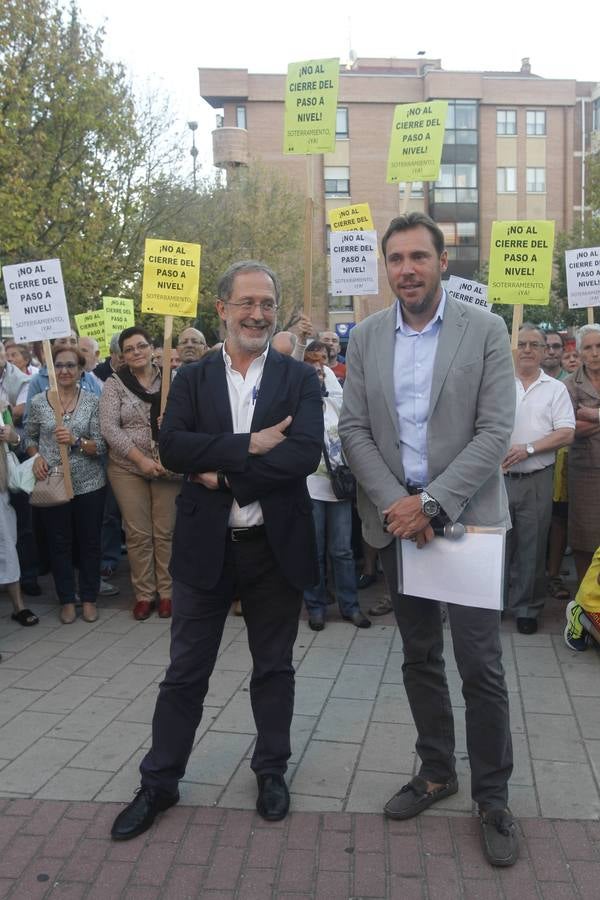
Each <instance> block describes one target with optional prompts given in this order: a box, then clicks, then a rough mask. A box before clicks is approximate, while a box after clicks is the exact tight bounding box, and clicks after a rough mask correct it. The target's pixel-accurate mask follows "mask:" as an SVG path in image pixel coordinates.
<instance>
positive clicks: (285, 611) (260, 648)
mask: <svg viewBox="0 0 600 900" xmlns="http://www.w3.org/2000/svg"><path fill="white" fill-rule="evenodd" d="M199 552H201V550H200V548H199ZM236 597H239V598H240V600H241V601H242V610H243V613H244V618H245V621H246V628H247V631H248V646H249V648H250V653H251V654H252V664H253V667H252V677H251V680H250V702H251V704H252V712H253V714H254V721H255V724H256V730H257V735H258V736H257V739H256V745H255V749H254V754H253V756H252V761H251V767H252V769H253V770H254V771H255V772H256V773H261V774H266V773H269V772H270V773H283V772H285V771H286V769H287V761H288V759H289V758H290V755H291V748H290V726H291V721H292V715H293V711H294V668H293V666H292V650H293V647H294V641H295V640H296V635H297V633H298V618H299V615H300V609H301V604H302V593H301V591H299V590H297V589H296V588H293V587H291V586H290V585H289V584H288V583H287V581H286V580H285V578H284V577H283V575H282V573H281V571H280V570H279V568H278V566H277V564H276V562H275V560H274V558H273V555H272V553H271V550H270V548H269V545H268V543H267V541H266V539H265V538H264V537H261V538H259V539H257V540H254V541H248V542H245V543H241V542H240V543H234V542H231V541H228V544H227V548H226V551H225V561H224V565H223V571H222V573H221V577H220V579H219V581H218V583H217V584H216V586H215V587H214V588H212V589H211V590H201V589H199V588H194V587H191V586H190V585H187V584H182V583H181V582H178V581H176V580H174V581H173V597H172V600H173V616H172V621H171V664H170V666H169V668H168V669H167V673H166V675H165V680H164V681H163V682H162V684H161V685H160V691H159V695H158V699H157V701H156V708H155V711H154V718H153V721H152V748H151V749H150V751H149V752H148V753H147V754H146V756H145V757H144V759H143V760H142V764H141V766H140V772H141V774H142V783H143V784H145V785H148V786H149V787H154V788H157V789H159V790H161V791H164V792H167V793H174V792H175V791H176V789H177V782H178V781H179V779H180V778H183V775H184V773H185V768H186V765H187V761H188V758H189V755H190V753H191V751H192V746H193V742H194V735H195V733H196V729H197V728H198V725H199V724H200V720H201V718H202V712H203V704H204V698H205V696H206V693H207V691H208V683H209V678H210V676H211V674H212V671H213V669H214V666H215V662H216V659H217V653H218V650H219V645H220V643H221V637H222V635H223V628H224V625H225V621H226V619H227V615H228V613H229V608H230V606H231V603H232V601H233V600H234V599H235V598H236Z"/></svg>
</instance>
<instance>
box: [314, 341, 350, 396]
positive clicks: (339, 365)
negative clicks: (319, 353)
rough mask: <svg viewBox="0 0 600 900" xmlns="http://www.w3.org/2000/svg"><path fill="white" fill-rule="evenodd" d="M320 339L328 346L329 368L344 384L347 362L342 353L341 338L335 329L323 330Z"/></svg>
mask: <svg viewBox="0 0 600 900" xmlns="http://www.w3.org/2000/svg"><path fill="white" fill-rule="evenodd" d="M319 340H320V341H321V343H322V344H325V346H326V347H327V356H328V357H329V359H328V365H329V368H330V369H331V370H332V372H333V374H334V375H335V377H336V378H337V380H338V381H339V383H340V384H342V385H343V383H344V380H345V378H346V363H345V360H344V357H343V356H342V355H341V353H340V339H339V337H338V336H337V334H336V333H335V331H322V332H321V334H320V335H319Z"/></svg>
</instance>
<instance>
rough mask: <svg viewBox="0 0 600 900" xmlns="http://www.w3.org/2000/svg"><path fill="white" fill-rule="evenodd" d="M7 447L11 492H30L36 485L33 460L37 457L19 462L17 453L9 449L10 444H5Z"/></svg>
mask: <svg viewBox="0 0 600 900" xmlns="http://www.w3.org/2000/svg"><path fill="white" fill-rule="evenodd" d="M4 447H5V449H6V469H7V473H8V489H9V491H11V493H13V494H16V493H18V492H19V491H24V492H25V493H26V494H30V493H31V491H32V490H33V487H34V485H35V475H34V474H33V471H32V470H33V460H34V459H35V457H31V458H30V459H26V460H25V461H24V462H19V460H18V458H17V455H16V453H13V452H12V450H9V449H8V445H7V444H5V445H4Z"/></svg>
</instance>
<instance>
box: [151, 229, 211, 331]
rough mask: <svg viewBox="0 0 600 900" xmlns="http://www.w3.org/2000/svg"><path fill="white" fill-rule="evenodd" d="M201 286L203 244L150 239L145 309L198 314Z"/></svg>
mask: <svg viewBox="0 0 600 900" xmlns="http://www.w3.org/2000/svg"><path fill="white" fill-rule="evenodd" d="M199 289H200V244H184V243H181V242H180V243H175V242H174V241H164V240H158V239H153V238H152V239H150V238H149V239H148V240H147V241H146V246H145V250H144V280H143V284H142V312H145V313H156V314H158V315H161V316H195V315H196V310H197V308H198V291H199Z"/></svg>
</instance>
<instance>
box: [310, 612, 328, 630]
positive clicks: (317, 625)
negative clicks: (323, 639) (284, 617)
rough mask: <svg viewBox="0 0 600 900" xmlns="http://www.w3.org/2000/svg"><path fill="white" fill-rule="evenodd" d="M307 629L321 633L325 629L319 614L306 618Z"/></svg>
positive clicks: (323, 620) (323, 621)
mask: <svg viewBox="0 0 600 900" xmlns="http://www.w3.org/2000/svg"><path fill="white" fill-rule="evenodd" d="M308 627H309V628H312V630H313V631H323V629H324V628H325V619H324V618H323V616H322V615H321V614H320V613H313V614H311V615H309V617H308Z"/></svg>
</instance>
